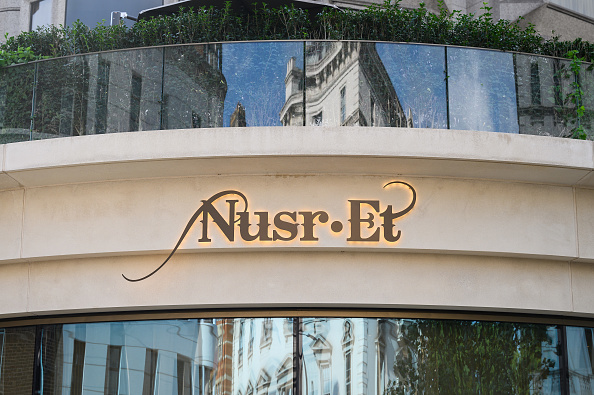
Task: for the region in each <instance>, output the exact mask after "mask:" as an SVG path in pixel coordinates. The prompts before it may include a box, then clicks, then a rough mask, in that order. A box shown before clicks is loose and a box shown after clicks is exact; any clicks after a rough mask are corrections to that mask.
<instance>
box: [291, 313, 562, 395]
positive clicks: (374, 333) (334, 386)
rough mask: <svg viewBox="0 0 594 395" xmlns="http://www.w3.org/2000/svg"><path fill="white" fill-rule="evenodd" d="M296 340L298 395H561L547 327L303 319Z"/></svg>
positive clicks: (553, 331)
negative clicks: (299, 346)
mask: <svg viewBox="0 0 594 395" xmlns="http://www.w3.org/2000/svg"><path fill="white" fill-rule="evenodd" d="M302 333H303V337H302V342H303V371H302V393H303V395H324V394H326V393H328V391H329V389H330V391H331V393H332V394H347V393H349V392H350V391H352V392H353V393H362V394H409V393H424V394H438V393H452V394H480V393H496V394H525V393H539V394H560V393H561V388H560V380H559V360H558V357H557V328H556V327H553V326H550V327H547V326H544V325H532V324H513V323H501V322H476V321H439V320H408V319H402V320H393V319H363V318H352V319H339V318H330V319H325V318H303V322H302ZM348 386H352V389H350V388H348Z"/></svg>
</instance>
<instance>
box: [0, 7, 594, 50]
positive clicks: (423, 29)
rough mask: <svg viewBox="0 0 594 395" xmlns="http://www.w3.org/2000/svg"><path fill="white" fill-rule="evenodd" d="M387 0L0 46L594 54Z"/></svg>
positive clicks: (227, 11) (170, 20)
mask: <svg viewBox="0 0 594 395" xmlns="http://www.w3.org/2000/svg"><path fill="white" fill-rule="evenodd" d="M399 3H400V0H396V1H395V2H394V3H393V4H390V1H386V3H385V4H383V5H372V6H370V7H368V8H367V9H364V10H342V11H341V10H336V9H326V10H324V11H323V12H321V13H319V14H317V15H310V14H309V13H308V12H307V11H306V10H302V9H297V8H294V7H292V6H291V7H288V6H284V7H280V8H269V7H267V6H266V4H264V3H261V4H260V5H258V6H257V7H256V8H255V10H254V11H253V12H250V13H236V12H234V11H233V10H232V9H231V4H230V3H229V2H227V3H226V5H225V6H224V7H223V8H214V7H209V8H207V7H201V8H198V9H192V8H190V9H182V10H181V11H180V12H178V13H176V14H174V15H168V16H160V17H157V18H151V19H148V20H142V21H139V22H137V23H136V24H135V25H134V26H133V27H132V28H128V27H126V26H125V25H118V26H105V25H104V24H103V23H100V24H98V25H97V26H95V27H94V28H93V29H91V28H89V27H87V26H86V25H84V24H83V23H82V22H80V21H77V22H75V23H73V24H72V26H66V27H63V26H60V27H56V26H43V27H40V28H38V29H37V30H35V31H32V32H24V33H21V34H20V35H18V36H16V37H9V38H7V40H6V43H5V44H3V45H1V46H0V49H1V50H3V51H5V52H11V53H14V52H18V50H19V48H28V49H29V50H28V51H30V52H31V53H32V54H34V55H35V56H51V57H57V56H67V55H74V54H81V53H88V52H95V51H106V50H113V49H122V48H132V47H143V46H155V45H167V44H186V43H199V42H216V41H244V40H280V39H311V40H316V39H329V40H373V41H393V42H420V43H432V44H447V45H462V46H472V47H481V48H492V49H500V50H508V51H520V52H530V53H535V54H543V55H550V56H559V57H563V56H565V54H566V53H568V52H569V51H577V52H576V54H577V56H579V57H580V58H582V59H584V60H585V61H592V60H593V59H594V45H593V44H590V43H588V42H585V41H583V40H581V39H578V40H575V41H573V42H571V41H560V40H559V39H558V37H555V38H552V39H548V40H547V39H544V38H542V37H541V36H540V35H539V34H537V32H536V31H535V29H534V26H533V25H531V24H528V26H527V27H525V28H524V27H522V26H521V25H520V21H516V22H510V21H507V20H499V21H497V22H495V21H493V18H492V14H491V12H490V11H491V8H490V7H486V6H485V7H483V10H484V13H482V14H481V15H479V16H476V15H473V14H462V13H460V12H459V11H453V12H449V11H448V10H447V9H446V7H445V5H444V3H443V1H440V12H439V13H438V14H433V13H431V12H429V11H428V10H427V8H426V7H425V6H424V4H422V3H421V6H420V7H419V8H418V9H412V10H411V9H403V8H400V4H399Z"/></svg>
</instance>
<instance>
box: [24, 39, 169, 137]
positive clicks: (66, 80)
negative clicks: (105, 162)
mask: <svg viewBox="0 0 594 395" xmlns="http://www.w3.org/2000/svg"><path fill="white" fill-rule="evenodd" d="M162 57H163V50H162V49H159V48H154V49H141V50H131V51H116V52H109V53H103V54H94V55H86V56H76V57H69V58H65V59H55V60H50V61H46V62H41V63H39V67H38V85H37V92H36V101H35V105H36V108H35V123H34V125H35V130H34V134H33V137H34V139H44V138H51V137H57V136H81V135H85V134H97V133H114V132H129V131H137V130H158V129H159V124H160V116H159V114H160V108H161V104H160V100H161V75H162ZM56 98H59V100H56Z"/></svg>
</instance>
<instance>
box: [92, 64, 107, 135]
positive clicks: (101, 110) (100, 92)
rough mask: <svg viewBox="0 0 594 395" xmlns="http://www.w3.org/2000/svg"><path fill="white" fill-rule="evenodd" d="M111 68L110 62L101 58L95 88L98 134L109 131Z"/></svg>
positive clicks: (96, 131) (96, 129)
mask: <svg viewBox="0 0 594 395" xmlns="http://www.w3.org/2000/svg"><path fill="white" fill-rule="evenodd" d="M109 69H110V64H109V62H108V61H106V60H103V59H99V65H98V70H97V86H96V88H95V133H97V134H99V133H106V132H107V104H108V93H109Z"/></svg>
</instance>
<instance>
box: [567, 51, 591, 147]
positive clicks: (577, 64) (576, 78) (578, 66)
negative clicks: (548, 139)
mask: <svg viewBox="0 0 594 395" xmlns="http://www.w3.org/2000/svg"><path fill="white" fill-rule="evenodd" d="M578 53H579V51H577V50H572V51H569V52H567V54H566V57H567V58H569V59H571V63H570V64H569V71H568V72H569V77H570V78H572V82H571V84H570V86H571V89H572V90H571V91H570V92H569V93H568V94H567V97H566V100H567V101H569V102H570V103H573V105H574V106H575V112H573V113H572V115H573V116H572V117H571V118H572V119H571V120H570V122H571V124H572V125H574V127H573V129H572V137H573V138H574V139H581V140H585V139H586V137H587V134H586V130H585V129H584V126H583V124H582V119H583V118H584V115H585V114H586V107H585V106H584V91H583V89H582V86H581V84H580V72H581V70H582V62H583V60H584V59H583V58H580V57H579V56H578Z"/></svg>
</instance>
